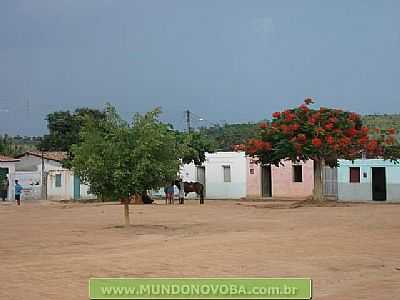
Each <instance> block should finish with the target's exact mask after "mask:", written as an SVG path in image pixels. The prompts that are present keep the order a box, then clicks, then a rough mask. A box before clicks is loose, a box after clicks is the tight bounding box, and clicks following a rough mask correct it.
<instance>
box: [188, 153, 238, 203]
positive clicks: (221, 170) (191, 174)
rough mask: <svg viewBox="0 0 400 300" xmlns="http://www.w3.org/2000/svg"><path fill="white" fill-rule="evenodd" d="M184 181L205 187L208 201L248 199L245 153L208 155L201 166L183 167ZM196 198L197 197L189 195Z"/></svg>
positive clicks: (191, 164) (190, 165)
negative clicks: (197, 183) (196, 182)
mask: <svg viewBox="0 0 400 300" xmlns="http://www.w3.org/2000/svg"><path fill="white" fill-rule="evenodd" d="M180 176H181V177H182V179H183V181H198V182H201V183H202V184H203V185H204V186H205V197H206V198H208V199H240V198H243V197H246V156H245V153H244V152H215V153H206V159H205V161H204V163H203V164H202V165H200V166H198V165H195V164H194V163H190V164H185V165H183V166H182V168H181V171H180ZM188 196H189V197H195V196H196V195H194V194H193V195H188Z"/></svg>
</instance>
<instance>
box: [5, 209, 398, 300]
mask: <svg viewBox="0 0 400 300" xmlns="http://www.w3.org/2000/svg"><path fill="white" fill-rule="evenodd" d="M189 202H190V203H189V204H185V206H178V205H175V206H164V205H142V206H139V205H137V206H131V211H134V216H133V223H134V224H135V225H134V226H132V227H131V228H127V229H126V228H120V227H118V226H116V225H120V224H122V222H123V207H122V206H120V205H115V204H58V203H57V204H55V203H46V202H40V203H25V205H22V206H21V207H16V206H14V205H11V204H1V205H0V229H1V231H0V266H1V272H0V282H1V288H0V299H7V300H13V299H16V300H22V299H30V300H39V299H40V300H44V299H46V300H47V299H57V300H64V299H65V300H67V299H68V300H70V299H74V300H76V299H87V298H88V295H87V294H88V292H87V290H88V278H90V277H156V276H175V277H178V276H179V277H180V276H182V277H183V276H188V277H195V276H205V277H217V276H244V277H245V276H249V277H256V276H265V277H311V278H312V279H313V280H314V299H323V300H328V299H329V300H337V299H340V300H346V299H349V300H355V299H380V300H386V299H387V300H393V299H399V298H398V297H399V294H400V205H373V204H353V205H350V206H344V207H300V208H295V209H294V208H282V207H279V206H277V208H273V207H272V208H271V207H263V204H261V205H260V204H254V205H253V204H251V203H241V205H238V203H237V202H233V201H225V202H224V201H213V202H211V201H208V202H206V205H204V206H202V207H200V206H199V205H198V202H194V201H193V202H191V201H189ZM278 207H279V208H278Z"/></svg>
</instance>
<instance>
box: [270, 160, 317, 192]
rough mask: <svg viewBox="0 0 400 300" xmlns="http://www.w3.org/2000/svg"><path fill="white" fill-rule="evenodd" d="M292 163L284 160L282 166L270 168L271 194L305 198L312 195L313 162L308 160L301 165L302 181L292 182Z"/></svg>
mask: <svg viewBox="0 0 400 300" xmlns="http://www.w3.org/2000/svg"><path fill="white" fill-rule="evenodd" d="M293 165H294V164H293V163H292V162H290V161H285V162H284V166H281V167H275V166H272V168H271V174H272V175H271V176H272V196H273V197H289V198H306V197H309V196H311V195H312V193H313V189H314V164H313V161H312V160H308V161H307V162H305V163H303V162H300V163H299V165H302V166H303V181H302V182H294V180H293Z"/></svg>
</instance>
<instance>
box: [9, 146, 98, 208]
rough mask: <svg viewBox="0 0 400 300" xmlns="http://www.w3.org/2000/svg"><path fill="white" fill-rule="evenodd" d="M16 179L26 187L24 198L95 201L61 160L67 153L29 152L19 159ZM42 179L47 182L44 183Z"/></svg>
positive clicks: (87, 189) (85, 186) (86, 188)
mask: <svg viewBox="0 0 400 300" xmlns="http://www.w3.org/2000/svg"><path fill="white" fill-rule="evenodd" d="M18 158H19V162H17V163H16V176H17V177H18V178H20V181H21V185H22V186H23V188H24V191H23V197H24V198H25V199H49V200H72V199H75V200H77V199H87V198H94V196H93V195H91V194H90V193H89V187H88V186H87V185H85V184H81V182H80V179H79V177H77V176H74V174H73V171H71V170H69V169H66V168H64V167H63V165H62V161H63V160H64V159H65V158H66V153H65V152H54V151H50V152H39V151H29V152H25V153H24V154H21V155H19V156H18ZM43 178H44V179H45V183H44V184H42V181H43Z"/></svg>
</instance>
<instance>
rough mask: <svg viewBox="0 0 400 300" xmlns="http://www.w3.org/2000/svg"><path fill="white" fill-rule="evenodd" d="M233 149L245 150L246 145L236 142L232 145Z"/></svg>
mask: <svg viewBox="0 0 400 300" xmlns="http://www.w3.org/2000/svg"><path fill="white" fill-rule="evenodd" d="M232 149H233V151H245V150H246V146H245V145H244V144H236V145H233V146H232Z"/></svg>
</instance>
